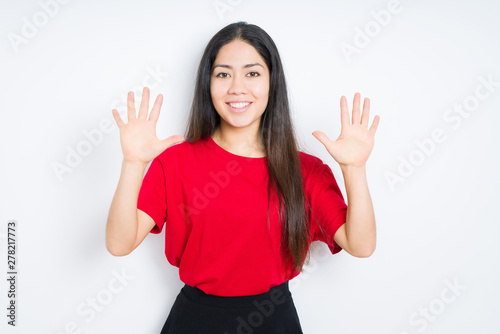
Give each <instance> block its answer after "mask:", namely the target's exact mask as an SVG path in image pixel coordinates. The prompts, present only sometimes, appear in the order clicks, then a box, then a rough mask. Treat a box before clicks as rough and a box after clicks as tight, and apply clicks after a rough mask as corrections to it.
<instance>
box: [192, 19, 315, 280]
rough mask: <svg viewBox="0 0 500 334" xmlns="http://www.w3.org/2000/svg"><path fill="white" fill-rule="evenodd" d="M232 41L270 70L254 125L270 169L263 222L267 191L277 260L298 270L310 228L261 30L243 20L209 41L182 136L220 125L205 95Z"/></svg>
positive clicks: (203, 134) (287, 121)
mask: <svg viewBox="0 0 500 334" xmlns="http://www.w3.org/2000/svg"><path fill="white" fill-rule="evenodd" d="M234 40H241V41H244V42H246V43H248V44H250V45H252V46H253V47H254V48H255V49H256V50H257V52H258V53H259V54H260V55H261V57H262V58H263V59H264V61H265V62H266V65H267V67H268V68H269V72H270V87H269V100H268V104H267V107H266V110H265V111H264V113H263V114H262V117H261V121H260V127H259V134H260V139H261V140H262V144H263V145H264V148H265V153H266V156H267V159H266V160H267V170H268V173H269V184H268V210H267V214H268V224H269V198H270V196H271V195H270V194H271V191H272V192H273V193H274V194H278V196H277V198H278V203H279V204H278V206H279V216H280V219H281V226H282V227H281V255H282V259H283V261H284V263H285V266H286V268H292V267H293V269H296V270H298V271H302V267H303V265H304V262H305V260H306V259H305V256H306V255H307V254H308V248H309V243H310V234H309V231H310V229H309V221H308V219H307V214H306V210H305V196H304V190H303V184H302V182H303V179H302V170H301V163H300V155H299V150H298V145H297V140H296V137H295V131H294V128H293V124H292V120H291V117H290V107H289V102H288V93H287V88H286V82H285V75H284V72H283V67H282V63H281V59H280V56H279V53H278V49H277V47H276V45H275V44H274V42H273V40H272V39H271V37H270V36H269V35H268V34H267V33H266V32H265V31H264V30H263V29H261V28H260V27H258V26H256V25H253V24H248V23H246V22H237V23H232V24H230V25H228V26H226V27H224V28H223V29H221V30H220V31H219V32H218V33H217V34H215V35H214V36H213V37H212V39H211V40H210V41H209V43H208V44H207V46H206V48H205V51H204V53H203V56H202V58H201V62H200V65H199V67H198V73H197V77H196V85H195V92H194V98H193V103H192V106H191V112H190V115H189V121H188V127H187V129H186V133H185V135H184V138H185V139H186V140H187V141H189V142H190V143H193V142H196V141H198V140H200V139H205V138H208V137H209V136H211V135H212V134H213V133H214V131H215V130H216V129H217V127H218V126H219V125H220V116H219V114H218V113H217V111H216V110H215V107H214V105H213V103H212V98H211V94H210V78H211V74H212V66H213V63H214V61H215V58H216V57H217V54H218V52H219V50H220V49H221V48H222V47H223V46H224V45H226V44H228V43H230V42H232V41H234ZM308 204H309V203H308ZM309 207H310V206H309ZM268 226H269V225H268ZM290 257H291V259H290Z"/></svg>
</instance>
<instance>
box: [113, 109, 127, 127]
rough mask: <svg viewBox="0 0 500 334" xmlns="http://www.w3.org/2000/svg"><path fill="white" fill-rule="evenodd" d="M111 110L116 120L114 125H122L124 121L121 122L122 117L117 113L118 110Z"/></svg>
mask: <svg viewBox="0 0 500 334" xmlns="http://www.w3.org/2000/svg"><path fill="white" fill-rule="evenodd" d="M111 112H112V113H113V118H114V119H115V121H116V125H118V127H119V128H120V127H122V126H123V125H124V124H125V123H123V121H122V118H121V117H120V114H119V113H118V110H116V109H113V110H111Z"/></svg>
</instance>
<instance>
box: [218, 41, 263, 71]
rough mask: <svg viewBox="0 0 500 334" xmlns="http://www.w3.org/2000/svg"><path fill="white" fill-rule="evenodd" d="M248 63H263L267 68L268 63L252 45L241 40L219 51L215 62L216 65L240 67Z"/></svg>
mask: <svg viewBox="0 0 500 334" xmlns="http://www.w3.org/2000/svg"><path fill="white" fill-rule="evenodd" d="M248 63H261V64H262V66H264V67H266V63H265V61H264V59H263V58H262V57H261V56H260V54H259V52H257V50H256V49H255V48H254V47H253V46H251V45H250V44H248V43H246V42H243V41H240V40H234V41H232V42H230V43H228V44H226V45H224V46H223V47H222V48H221V49H220V50H219V53H218V54H217V57H216V58H215V61H214V65H217V64H226V65H235V66H238V65H246V64H248ZM266 68H267V67H266Z"/></svg>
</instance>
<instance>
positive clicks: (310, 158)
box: [299, 151, 327, 174]
mask: <svg viewBox="0 0 500 334" xmlns="http://www.w3.org/2000/svg"><path fill="white" fill-rule="evenodd" d="M299 154H300V164H301V166H302V171H303V173H305V174H311V173H318V172H322V171H323V170H324V168H325V167H327V165H326V164H325V163H324V162H323V160H321V159H320V158H318V157H316V156H314V155H312V154H309V153H305V152H303V151H299Z"/></svg>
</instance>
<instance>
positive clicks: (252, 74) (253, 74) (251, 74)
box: [248, 72, 260, 77]
mask: <svg viewBox="0 0 500 334" xmlns="http://www.w3.org/2000/svg"><path fill="white" fill-rule="evenodd" d="M248 74H249V75H250V76H251V77H258V76H260V74H259V72H250V73H248Z"/></svg>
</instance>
